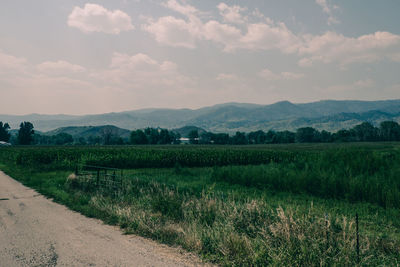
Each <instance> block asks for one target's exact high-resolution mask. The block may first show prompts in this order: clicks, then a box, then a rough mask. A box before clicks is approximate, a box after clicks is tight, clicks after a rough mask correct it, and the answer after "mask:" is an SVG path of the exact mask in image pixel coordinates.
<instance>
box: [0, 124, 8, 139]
mask: <svg viewBox="0 0 400 267" xmlns="http://www.w3.org/2000/svg"><path fill="white" fill-rule="evenodd" d="M9 129H10V125H8V123H5V124H4V125H3V122H2V121H0V141H4V142H8V141H9V140H10V137H11V135H10V133H9V132H8V130H9Z"/></svg>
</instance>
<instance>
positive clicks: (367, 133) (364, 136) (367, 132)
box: [353, 122, 378, 141]
mask: <svg viewBox="0 0 400 267" xmlns="http://www.w3.org/2000/svg"><path fill="white" fill-rule="evenodd" d="M353 130H354V132H355V136H356V140H357V141H377V140H378V129H377V128H376V127H374V126H373V125H372V124H371V123H369V122H363V123H361V124H359V125H357V126H355V127H354V128H353Z"/></svg>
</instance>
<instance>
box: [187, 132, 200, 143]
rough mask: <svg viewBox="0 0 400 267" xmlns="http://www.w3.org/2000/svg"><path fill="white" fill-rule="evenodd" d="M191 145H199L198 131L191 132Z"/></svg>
mask: <svg viewBox="0 0 400 267" xmlns="http://www.w3.org/2000/svg"><path fill="white" fill-rule="evenodd" d="M188 137H189V143H191V144H198V143H199V132H198V131H197V130H192V131H190V132H189V135H188Z"/></svg>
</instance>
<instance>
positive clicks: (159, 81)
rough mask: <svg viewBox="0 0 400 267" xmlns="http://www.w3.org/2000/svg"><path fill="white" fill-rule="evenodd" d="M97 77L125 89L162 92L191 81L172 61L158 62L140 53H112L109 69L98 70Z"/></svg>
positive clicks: (180, 86)
mask: <svg viewBox="0 0 400 267" xmlns="http://www.w3.org/2000/svg"><path fill="white" fill-rule="evenodd" d="M97 77H98V78H99V79H100V80H102V81H103V82H104V83H106V84H109V85H113V86H117V87H120V88H125V89H126V90H130V89H132V88H136V89H140V90H155V91H158V92H162V91H163V90H170V89H174V88H182V87H184V86H186V85H189V84H190V83H191V78H189V77H187V76H185V75H182V74H181V73H180V72H179V71H178V66H177V65H176V64H175V63H174V62H171V61H160V62H159V61H157V60H155V59H153V58H151V57H150V56H148V55H146V54H142V53H139V54H135V55H127V54H121V53H114V54H113V56H112V59H111V64H110V67H109V69H107V70H104V71H103V72H100V73H99V75H98V76H97Z"/></svg>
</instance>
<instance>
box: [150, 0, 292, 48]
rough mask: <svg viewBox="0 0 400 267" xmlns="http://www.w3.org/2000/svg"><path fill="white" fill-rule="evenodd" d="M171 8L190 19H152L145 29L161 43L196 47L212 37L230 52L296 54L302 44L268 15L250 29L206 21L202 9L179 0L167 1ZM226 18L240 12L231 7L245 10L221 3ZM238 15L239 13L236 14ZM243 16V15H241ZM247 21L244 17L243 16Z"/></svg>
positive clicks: (213, 40) (168, 6)
mask: <svg viewBox="0 0 400 267" xmlns="http://www.w3.org/2000/svg"><path fill="white" fill-rule="evenodd" d="M165 6H166V7H167V8H170V9H172V10H174V11H177V12H179V13H181V14H183V15H185V16H186V17H187V20H184V19H178V18H175V17H172V16H166V17H160V18H159V19H158V20H155V21H154V20H150V21H149V22H148V23H147V24H145V25H143V27H142V28H143V29H144V30H145V31H147V32H149V33H151V34H152V35H153V36H154V37H155V39H156V41H157V42H159V43H160V44H163V45H169V46H174V47H185V48H192V49H193V48H195V47H196V42H198V41H201V40H209V41H212V42H215V43H218V44H220V45H222V47H223V50H224V51H226V52H233V51H235V50H237V49H247V50H271V49H277V50H281V51H283V52H284V53H293V52H294V51H296V49H297V48H298V47H299V46H300V40H299V38H298V37H297V36H296V35H295V34H293V33H292V32H291V31H290V30H289V29H288V28H287V27H286V25H285V24H284V23H276V24H275V23H274V22H273V21H272V20H271V19H268V18H264V19H263V21H264V22H260V23H246V24H245V25H244V26H245V29H246V31H245V32H244V33H242V31H241V30H240V29H239V28H237V27H236V26H233V25H231V24H225V23H221V22H219V21H217V20H209V21H206V22H203V21H202V20H201V19H200V17H199V16H198V13H199V11H198V10H197V9H196V8H194V7H192V6H189V5H183V4H180V3H179V2H177V1H175V0H170V1H168V2H167V4H165ZM218 8H219V9H220V10H222V15H223V17H224V19H225V20H226V21H231V22H232V21H236V22H238V21H237V19H238V18H239V17H238V13H234V12H233V13H232V12H231V10H236V11H238V12H239V11H240V10H242V11H243V10H245V8H241V7H239V6H233V7H229V6H227V5H226V4H223V3H222V4H220V5H218ZM234 14H237V15H234ZM239 15H240V14H239ZM240 18H241V19H242V21H243V22H244V17H242V16H241V17H240Z"/></svg>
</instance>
